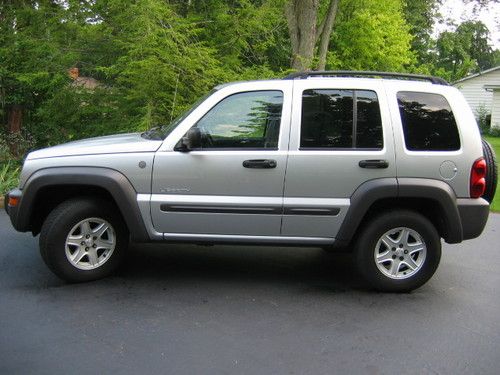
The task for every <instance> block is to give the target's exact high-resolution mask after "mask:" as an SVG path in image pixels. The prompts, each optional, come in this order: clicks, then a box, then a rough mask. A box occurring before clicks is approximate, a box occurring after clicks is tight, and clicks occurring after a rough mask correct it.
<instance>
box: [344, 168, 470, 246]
mask: <svg viewBox="0 0 500 375" xmlns="http://www.w3.org/2000/svg"><path fill="white" fill-rule="evenodd" d="M388 198H394V199H398V198H400V199H405V198H414V199H426V200H431V201H433V202H435V204H436V207H439V209H440V212H442V214H443V217H442V223H443V229H444V236H445V240H446V242H448V243H458V242H461V241H462V240H463V229H462V221H461V219H460V213H459V210H458V207H457V198H456V195H455V192H454V191H453V189H452V188H451V187H450V186H449V185H448V184H447V183H445V182H443V181H439V180H430V179H421V178H380V179H375V180H370V181H367V182H365V183H363V184H362V185H360V186H359V187H358V188H357V189H356V191H355V192H354V193H353V195H352V196H351V205H350V207H349V211H348V212H347V214H346V217H345V220H344V222H343V223H342V226H341V228H340V230H339V232H338V234H337V237H336V240H337V243H338V244H339V245H347V244H348V243H349V242H350V241H351V239H352V238H353V236H354V234H355V233H356V230H357V229H358V227H359V225H360V224H361V221H362V220H363V219H364V217H365V214H366V213H367V212H368V210H369V209H370V207H371V206H372V205H373V204H374V203H376V202H377V201H379V200H381V199H388Z"/></svg>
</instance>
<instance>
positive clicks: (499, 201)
mask: <svg viewBox="0 0 500 375" xmlns="http://www.w3.org/2000/svg"><path fill="white" fill-rule="evenodd" d="M484 139H486V140H487V141H488V142H489V143H490V144H491V145H492V146H493V148H494V149H495V154H496V156H497V163H498V158H499V157H500V137H484ZM491 210H492V211H495V212H500V194H499V191H498V189H497V193H496V195H495V199H493V203H492V204H491Z"/></svg>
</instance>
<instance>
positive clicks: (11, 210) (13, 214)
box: [4, 189, 26, 232]
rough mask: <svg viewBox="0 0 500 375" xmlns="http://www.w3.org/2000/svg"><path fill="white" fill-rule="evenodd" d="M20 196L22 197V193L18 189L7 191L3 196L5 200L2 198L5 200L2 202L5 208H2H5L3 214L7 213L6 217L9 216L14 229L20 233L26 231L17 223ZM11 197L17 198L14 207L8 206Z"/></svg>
mask: <svg viewBox="0 0 500 375" xmlns="http://www.w3.org/2000/svg"><path fill="white" fill-rule="evenodd" d="M22 196H23V192H22V191H21V190H19V189H14V190H11V191H9V192H8V193H7V194H5V198H4V199H5V201H4V203H5V207H4V208H5V212H7V215H9V217H10V222H11V223H12V225H13V226H14V228H15V229H16V230H18V231H20V232H25V231H26V230H23V228H20V227H19V223H18V214H19V206H20V203H21V199H22ZM11 197H15V198H18V203H17V205H16V206H11V205H10V204H9V201H10V198H11Z"/></svg>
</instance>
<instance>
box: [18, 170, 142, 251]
mask: <svg viewBox="0 0 500 375" xmlns="http://www.w3.org/2000/svg"><path fill="white" fill-rule="evenodd" d="M61 185H73V186H75V185H76V186H81V187H82V193H85V190H84V189H85V187H86V186H87V187H99V188H103V189H105V190H106V191H107V192H109V193H110V194H111V196H112V197H113V198H114V200H115V202H116V204H117V206H118V208H119V210H120V212H121V214H122V216H123V218H124V220H125V222H126V224H127V226H128V228H129V230H130V234H131V237H132V240H134V241H138V242H145V241H149V240H150V237H149V235H148V232H147V230H146V227H145V225H144V221H143V219H142V215H141V212H140V210H139V206H138V204H137V192H136V191H135V189H134V187H133V186H132V184H131V183H130V181H129V180H128V179H127V178H126V177H125V176H124V175H123V174H121V173H120V172H118V171H116V170H113V169H108V168H99V167H67V168H66V167H62V168H46V169H41V170H39V171H37V172H35V173H34V174H33V175H32V176H31V177H30V178H29V179H28V181H27V182H26V184H25V185H24V187H23V190H22V198H21V201H20V203H19V207H18V209H17V210H16V211H17V212H16V215H15V217H12V216H11V220H12V224H13V225H14V227H15V228H16V229H17V230H19V231H28V230H30V228H29V226H30V216H31V212H32V207H33V204H34V203H35V199H36V196H37V194H38V192H40V191H41V190H42V189H44V188H48V187H50V186H61Z"/></svg>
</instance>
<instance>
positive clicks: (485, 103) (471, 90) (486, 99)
mask: <svg viewBox="0 0 500 375" xmlns="http://www.w3.org/2000/svg"><path fill="white" fill-rule="evenodd" d="M453 86H455V87H456V88H458V89H459V90H460V91H461V92H462V94H463V95H464V97H465V99H466V100H467V102H468V103H469V105H470V106H471V108H472V111H473V112H474V115H475V116H476V117H478V114H479V113H480V111H484V110H485V111H486V112H487V113H491V126H492V127H496V128H500V66H497V67H495V68H491V69H488V70H485V71H482V72H480V73H477V74H473V75H470V76H468V77H465V78H462V79H461V80H459V81H456V82H454V83H453Z"/></svg>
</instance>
